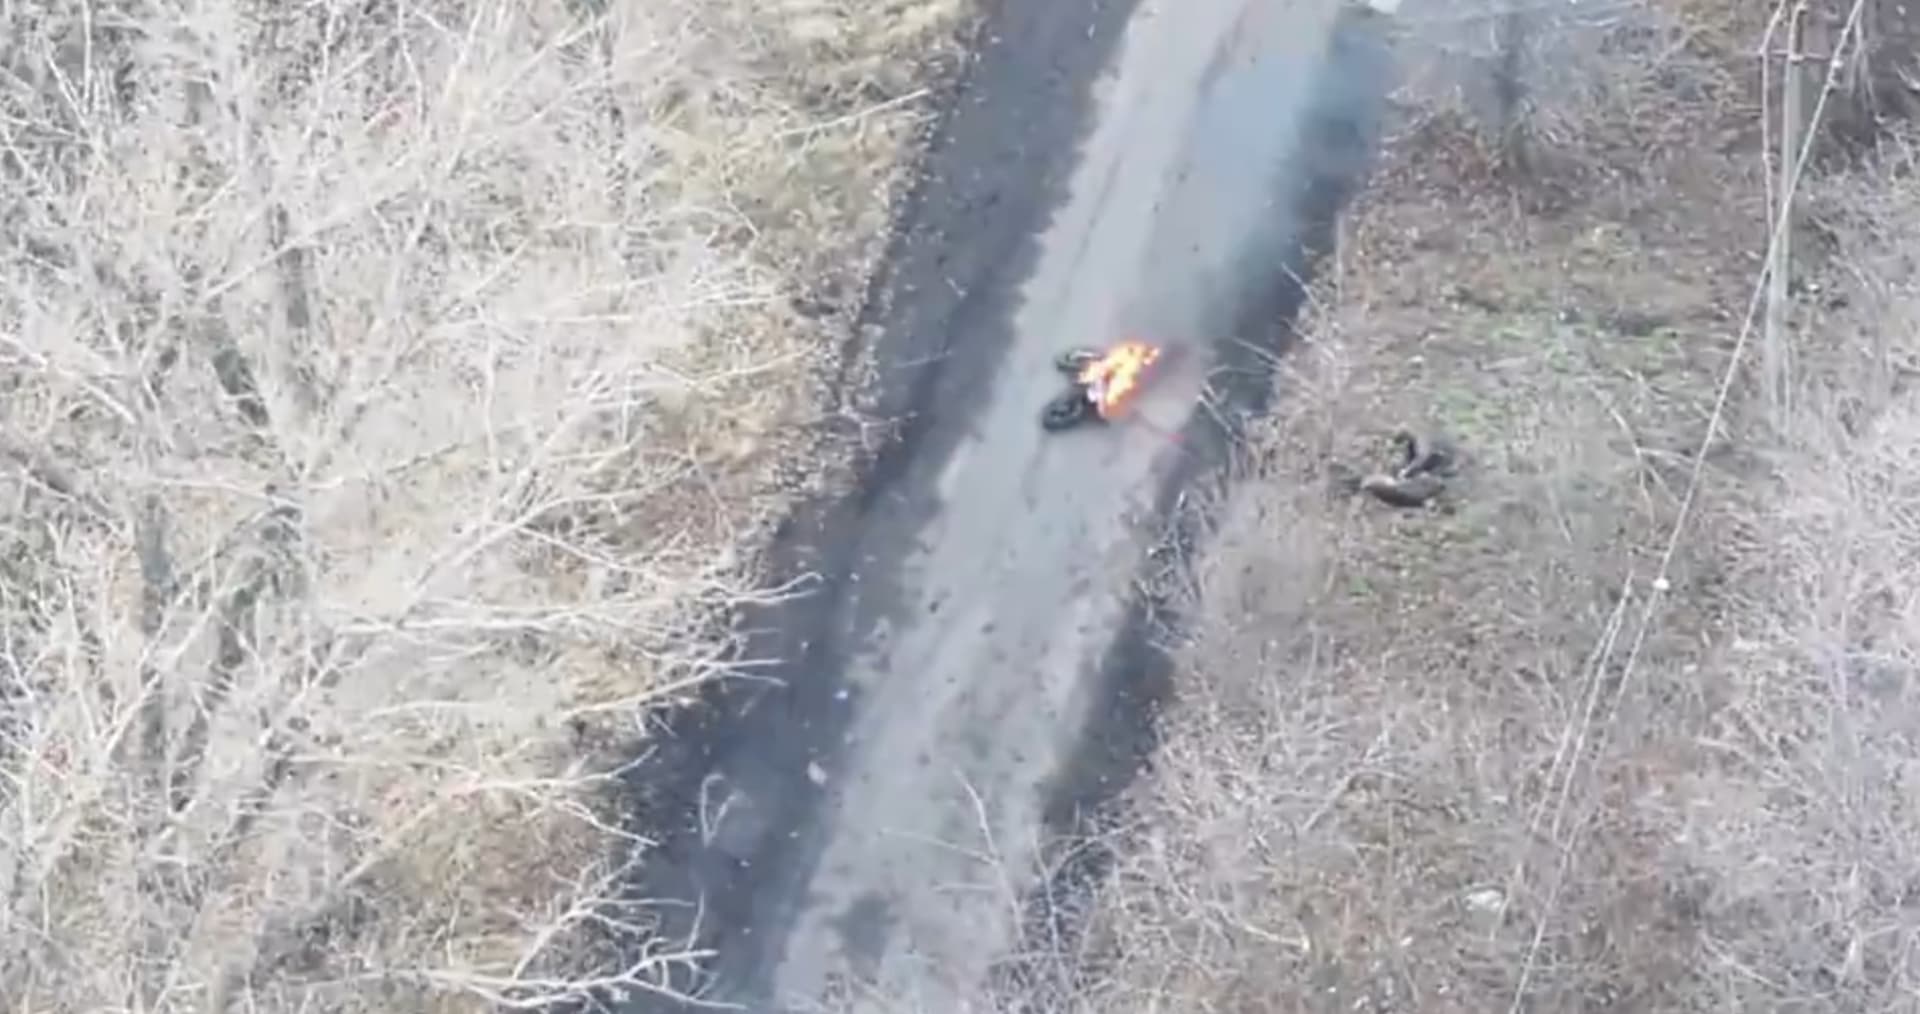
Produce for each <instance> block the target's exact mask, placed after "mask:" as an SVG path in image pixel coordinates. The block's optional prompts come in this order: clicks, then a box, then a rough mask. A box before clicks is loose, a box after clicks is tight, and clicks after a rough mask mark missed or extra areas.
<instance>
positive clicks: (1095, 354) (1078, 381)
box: [1040, 339, 1160, 431]
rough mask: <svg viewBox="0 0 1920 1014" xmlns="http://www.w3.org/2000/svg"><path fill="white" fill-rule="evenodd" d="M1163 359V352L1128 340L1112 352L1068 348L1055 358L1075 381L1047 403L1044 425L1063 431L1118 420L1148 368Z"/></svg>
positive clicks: (1043, 416) (1059, 365)
mask: <svg viewBox="0 0 1920 1014" xmlns="http://www.w3.org/2000/svg"><path fill="white" fill-rule="evenodd" d="M1159 359H1160V349H1159V348H1158V347H1156V346H1153V345H1149V344H1147V343H1146V342H1143V341H1138V340H1131V339H1130V340H1128V341H1124V342H1121V343H1120V344H1118V345H1115V346H1113V347H1112V348H1110V349H1106V350H1100V349H1087V348H1077V349H1068V350H1067V351H1065V352H1062V353H1060V355H1059V356H1058V357H1056V358H1055V359H1054V367H1055V368H1056V369H1058V370H1059V371H1060V372H1061V373H1064V374H1066V375H1067V376H1069V377H1071V378H1072V382H1071V383H1070V384H1069V385H1068V386H1067V389H1066V390H1065V391H1063V392H1061V393H1060V395H1059V396H1058V397H1056V398H1054V399H1053V400H1052V401H1049V402H1047V406H1046V409H1045V411H1044V412H1042V413H1041V416H1040V425H1041V426H1042V427H1043V428H1045V429H1047V430H1049V431H1059V430H1064V429H1070V428H1072V427H1074V426H1078V425H1079V424H1081V423H1083V422H1087V421H1089V420H1092V419H1098V420H1100V421H1102V422H1108V421H1111V420H1113V419H1114V418H1116V417H1118V416H1119V415H1120V414H1121V413H1122V412H1124V411H1125V410H1126V407H1127V405H1128V404H1129V403H1130V402H1132V400H1133V397H1134V395H1136V394H1138V393H1139V391H1140V382H1141V380H1142V379H1143V378H1144V377H1145V375H1146V372H1147V369H1148V368H1149V367H1151V366H1152V365H1153V364H1154V363H1155V362H1157V361H1159Z"/></svg>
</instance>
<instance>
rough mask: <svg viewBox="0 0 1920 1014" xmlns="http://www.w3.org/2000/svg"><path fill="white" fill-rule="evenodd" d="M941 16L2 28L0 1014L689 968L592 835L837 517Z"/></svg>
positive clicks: (334, 12) (387, 18) (181, 10)
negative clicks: (865, 301) (827, 512)
mask: <svg viewBox="0 0 1920 1014" xmlns="http://www.w3.org/2000/svg"><path fill="white" fill-rule="evenodd" d="M965 10H966V5H965V4H964V3H961V2H948V0H887V2H880V3H868V4H862V5H847V4H840V3H831V2H814V0H776V2H734V3H729V2H725V0H722V2H718V3H714V2H702V3H690V2H680V0H665V2H648V3H640V2H622V0H613V2H608V3H571V2H567V0H431V2H413V0H374V2H360V0H350V2H349V0H322V2H316V3H304V4H283V3H254V2H242V3H238V4H235V3H201V2H194V0H189V2H185V3H176V4H158V5H156V4H151V3H146V2H142V0H108V2H100V0H96V2H89V3H62V2H42V0H23V2H14V3H6V4H0V982H4V983H5V984H6V985H5V988H4V989H0V1011H15V1010H18V1011H82V1010H86V1011H97V1010H143V1011H153V1012H162V1011H184V1010H194V1011H219V1010H226V1009H229V1008H232V1009H244V1010H303V1011H349V1010H369V1011H421V1010H456V1009H482V1008H485V1007H487V1006H488V1005H490V1004H492V1003H495V1002H508V1003H511V1004H515V1005H520V1006H532V1005H536V1004H538V1003H540V1002H543V1001H547V1000H553V999H563V998H577V997H579V996H581V995H583V993H584V992H585V991H587V990H588V989H589V988H590V987H593V988H604V989H607V990H611V991H614V992H617V991H618V990H620V989H642V988H649V986H650V985H651V984H653V983H657V982H659V981H661V979H662V975H663V971H664V969H665V967H666V966H667V965H669V964H672V963H674V962H677V961H684V960H687V956H686V955H684V954H682V953H681V952H680V951H679V950H677V949H676V948H675V947H674V946H673V945H672V942H661V941H649V940H648V934H649V927H650V925H651V920H652V914H651V913H650V911H649V910H648V909H647V907H646V906H645V905H644V904H638V903H622V902H616V901H615V898H616V895H617V890H616V888H617V885H618V884H619V883H620V881H621V879H622V874H623V870H624V868H625V866H626V865H627V864H628V863H630V862H632V861H634V860H635V857H644V846H645V844H646V842H645V841H644V838H643V837H642V836H640V835H638V834H636V833H633V832H631V831H630V830H628V829H625V828H624V827H622V826H620V824H619V821H618V816H617V815H615V814H611V813H608V812H606V811H605V809H604V808H603V806H602V805H601V800H600V797H599V791H598V790H599V789H600V787H602V786H603V785H606V784H608V783H609V782H610V780H611V774H610V773H609V770H608V769H609V765H610V764H611V763H613V762H614V760H616V759H617V758H618V757H620V756H622V755H625V756H631V753H630V751H631V750H632V749H633V747H632V745H631V744H632V742H633V741H634V740H635V739H636V738H641V737H643V735H644V731H645V729H644V722H645V719H646V715H647V714H648V712H649V710H650V709H651V708H654V707H657V706H662V705H665V704H669V703H672V702H674V701H677V700H682V699H685V698H686V696H687V692H688V691H689V690H690V689H691V688H692V686H694V685H695V684H697V683H699V682H700V681H703V680H706V679H708V678H710V677H712V676H713V675H714V674H716V673H717V672H719V671H720V670H721V659H722V658H723V654H724V652H725V650H726V649H727V647H728V642H727V637H726V634H725V631H724V630H717V629H716V628H715V626H714V625H713V622H712V621H713V619H714V617H715V616H717V615H720V614H721V613H722V612H723V611H724V610H726V609H727V608H728V607H730V606H731V605H733V604H735V603H738V602H740V601H742V600H743V599H746V598H751V597H755V596H764V595H769V594H774V593H775V592H772V591H768V590H766V589H763V588H761V587H760V586H759V583H758V578H757V574H756V564H755V559H754V557H755V553H756V551H757V550H758V548H759V547H760V544H761V541H762V538H763V534H764V533H765V532H766V530H767V529H768V528H769V527H770V524H771V522H772V521H774V520H775V519H777V518H778V517H779V516H780V515H781V514H782V512H783V510H784V508H785V506H786V504H787V503H788V502H789V500H790V499H791V498H792V497H793V496H794V495H795V494H796V493H798V492H801V491H803V489H804V487H805V486H806V485H807V484H809V483H815V482H819V481H822V478H823V477H824V476H828V475H830V474H831V471H832V469H831V467H830V466H831V464H832V462H831V460H825V461H823V460H821V459H820V456H821V455H822V454H823V452H826V451H830V450H831V448H823V447H822V446H820V444H819V441H818V440H816V438H815V436H814V433H815V430H816V427H815V425H814V424H815V423H817V422H819V421H821V419H822V417H823V415H825V414H828V413H832V412H835V411H838V410H839V405H838V402H837V401H836V400H835V397H836V392H832V391H829V390H827V389H826V387H825V386H824V385H825V378H828V377H831V376H834V375H836V373H837V372H838V364H836V363H835V362H834V357H835V356H836V355H837V354H838V351H839V349H840V348H841V346H842V340H841V339H842V337H843V335H844V332H845V328H846V327H847V326H848V325H849V324H850V322H851V318H852V315H853V314H854V313H855V312H857V310H858V306H857V302H858V300H859V298H860V296H861V290H862V287H863V286H864V283H865V275H866V269H867V266H868V264H869V263H870V261H871V259H872V258H873V256H875V253H876V251H877V250H878V245H879V243H880V242H881V241H882V240H883V238H884V237H883V235H882V234H883V232H884V231H885V228H886V225H887V221H888V217H889V210H890V209H889V206H890V202H891V197H892V195H893V194H894V193H895V192H896V191H898V190H899V189H900V184H901V180H900V176H901V173H900V167H901V166H902V165H903V164H904V161H905V159H906V158H907V157H908V156H909V155H911V154H912V152H913V149H914V146H915V141H916V138H917V135H918V133H919V128H920V124H921V123H922V122H924V120H925V115H926V108H925V103H924V101H923V100H924V99H925V98H926V96H927V90H928V85H929V84H930V80H929V75H930V74H932V73H933V72H934V71H935V70H936V68H937V66H938V64H940V63H941V62H942V61H946V62H951V61H950V59H949V58H951V57H952V56H953V55H954V53H955V50H956V44H955V40H956V38H957V34H956V31H955V29H956V27H957V26H958V25H959V24H960V23H961V21H962V20H963V19H964V16H965ZM602 944H617V945H619V947H617V948H614V949H613V950H604V951H603V950H602V949H600V945H602ZM616 950H617V951H618V953H615V951H616ZM636 956H638V958H636Z"/></svg>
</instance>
